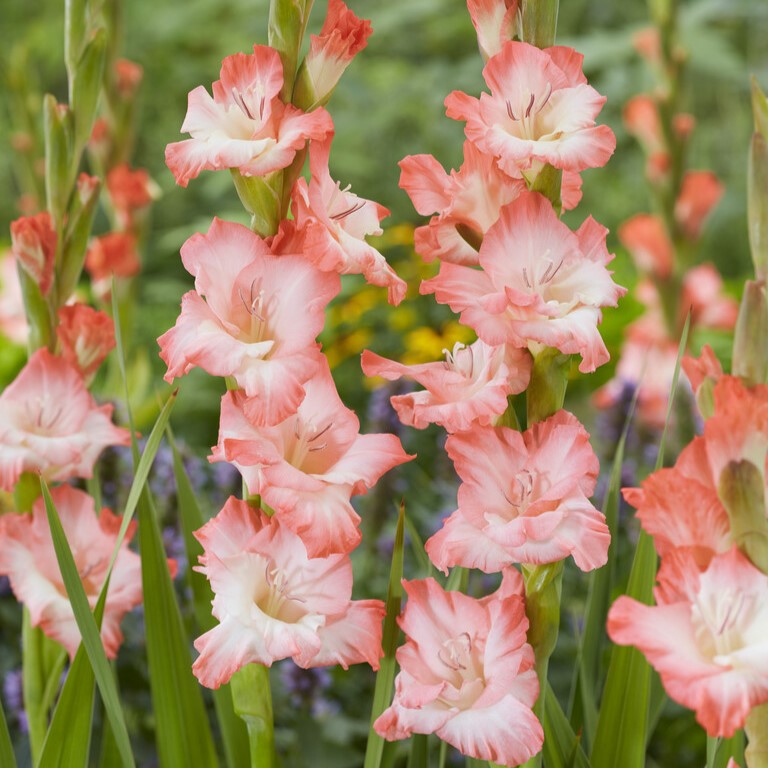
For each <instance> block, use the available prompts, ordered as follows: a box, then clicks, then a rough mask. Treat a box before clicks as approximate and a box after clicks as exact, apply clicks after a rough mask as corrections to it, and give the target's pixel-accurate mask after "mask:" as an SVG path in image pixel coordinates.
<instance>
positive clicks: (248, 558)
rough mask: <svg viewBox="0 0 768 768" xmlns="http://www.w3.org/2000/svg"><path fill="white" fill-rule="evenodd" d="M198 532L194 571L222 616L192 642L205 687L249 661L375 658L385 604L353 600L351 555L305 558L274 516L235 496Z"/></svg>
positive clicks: (321, 662)
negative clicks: (200, 549)
mask: <svg viewBox="0 0 768 768" xmlns="http://www.w3.org/2000/svg"><path fill="white" fill-rule="evenodd" d="M197 536H198V539H199V540H200V542H201V543H202V544H203V547H204V554H203V555H202V556H201V558H200V562H201V566H200V567H199V568H198V570H200V571H201V572H202V573H204V574H205V576H206V577H207V578H208V579H209V581H210V583H211V588H212V589H213V591H214V594H215V597H214V600H213V613H214V616H216V618H217V619H218V620H219V622H220V623H219V624H218V625H217V626H216V627H214V628H213V629H212V630H211V631H209V632H207V633H206V634H204V635H203V636H202V637H200V638H198V639H197V640H196V641H195V647H196V648H197V650H198V651H199V652H200V656H199V657H198V659H197V660H196V661H195V663H194V665H193V667H192V670H193V672H194V674H195V675H196V676H197V678H198V680H200V682H201V683H202V684H203V685H205V686H207V687H211V688H216V687H218V686H220V685H222V684H224V683H226V682H227V681H228V680H229V679H230V678H231V677H232V675H233V674H234V673H235V672H236V671H237V670H238V669H240V668H241V667H243V666H245V665H246V664H249V663H252V662H257V663H260V664H265V665H267V666H271V665H272V663H273V662H274V661H277V660H279V659H283V658H289V657H290V658H293V659H294V660H295V661H296V662H297V663H298V664H300V665H302V666H305V667H309V666H324V665H327V664H332V663H343V664H344V665H345V666H346V665H348V664H353V663H358V662H360V661H371V660H373V662H374V663H378V658H379V655H380V649H381V629H380V623H381V616H382V614H383V607H382V604H381V603H380V601H363V602H361V603H353V602H351V601H350V595H351V592H352V566H351V563H350V561H349V558H348V557H346V556H344V555H332V556H330V557H327V558H312V557H308V555H307V551H306V548H305V547H304V545H303V543H302V541H301V539H299V538H298V536H296V534H294V533H293V532H292V531H290V530H289V529H288V528H286V527H285V526H284V525H282V524H281V522H280V520H279V518H277V517H271V518H269V517H267V516H266V515H265V514H264V513H263V512H261V511H260V510H255V509H253V508H251V507H249V506H248V504H247V503H246V502H244V501H239V500H237V499H234V498H230V499H229V501H228V502H227V504H226V505H225V506H224V508H223V509H222V511H221V512H220V513H219V514H218V515H217V516H216V517H215V518H214V519H213V520H211V521H210V522H209V523H207V524H206V526H205V527H204V528H203V529H202V530H201V531H199V532H198V533H197ZM238 540H239V547H236V546H235V544H236V542H237V541H238ZM377 622H378V625H379V627H378V629H377V627H376V624H377ZM340 632H343V636H342V635H340V634H339V633H340ZM358 643H359V645H357V644H358ZM353 645H356V647H351V646H353Z"/></svg>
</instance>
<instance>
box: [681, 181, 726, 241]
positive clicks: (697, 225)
mask: <svg viewBox="0 0 768 768" xmlns="http://www.w3.org/2000/svg"><path fill="white" fill-rule="evenodd" d="M723 191H724V189H723V185H722V184H721V183H720V181H719V180H718V178H717V176H715V174H714V173H712V172H711V171H688V173H686V174H685V176H683V184H682V188H681V189H680V196H679V197H678V198H677V202H676V203H675V219H677V222H678V224H679V225H680V228H681V229H682V230H683V232H685V236H686V237H687V238H688V239H689V240H698V239H699V236H700V235H701V230H702V227H703V226H704V223H705V222H706V220H707V217H708V216H709V214H710V213H711V211H712V209H713V208H714V207H715V206H716V205H717V204H718V202H719V201H720V198H721V197H722V196H723Z"/></svg>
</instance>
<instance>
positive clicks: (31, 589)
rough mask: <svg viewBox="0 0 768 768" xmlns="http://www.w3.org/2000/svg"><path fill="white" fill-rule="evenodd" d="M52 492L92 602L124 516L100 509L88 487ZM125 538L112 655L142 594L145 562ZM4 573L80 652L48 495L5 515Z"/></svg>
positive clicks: (115, 588)
mask: <svg viewBox="0 0 768 768" xmlns="http://www.w3.org/2000/svg"><path fill="white" fill-rule="evenodd" d="M51 498H52V499H53V503H54V505H55V507H56V511H57V512H58V515H59V518H60V520H61V524H62V527H63V528H64V533H65V534H66V537H67V541H68V543H69V546H70V548H71V550H72V555H73V557H74V560H75V566H76V568H77V570H78V573H79V575H80V578H81V580H82V582H83V588H84V589H85V593H86V597H87V598H88V602H89V604H90V606H91V608H94V607H95V606H96V602H97V600H98V597H99V593H100V592H101V588H102V586H103V584H104V580H105V578H106V574H107V568H108V565H109V561H110V558H111V556H112V551H113V549H114V546H115V543H116V541H117V535H118V530H119V527H120V518H118V517H116V516H115V515H113V514H112V513H111V512H110V511H109V510H108V509H104V510H102V512H101V515H100V516H97V515H96V514H95V509H94V503H93V499H92V498H91V497H90V496H88V495H87V494H86V493H83V491H80V490H77V489H75V488H71V487H70V486H68V485H61V486H58V487H56V488H53V489H52V490H51ZM129 538H130V536H128V537H126V539H125V540H124V541H123V543H122V545H121V547H120V550H119V551H118V556H117V559H116V560H115V565H114V568H113V570H112V576H111V580H110V584H109V591H108V594H107V601H106V604H105V608H104V617H103V621H102V627H101V637H102V641H103V643H104V650H105V652H106V654H107V656H108V657H109V658H115V656H116V655H117V651H118V648H119V647H120V644H121V643H122V639H123V636H122V633H121V632H120V622H121V621H122V618H123V616H124V615H125V614H126V613H127V612H128V611H129V610H131V609H132V608H134V607H136V606H137V605H138V604H139V603H140V602H141V598H142V590H141V565H140V562H139V557H138V555H136V554H134V553H133V552H131V551H130V550H129V549H128V539H129ZM0 574H3V575H6V576H8V577H9V579H10V582H11V588H12V589H13V592H14V594H15V595H16V597H17V599H18V600H20V601H21V602H23V603H24V604H25V605H26V606H27V608H28V610H29V613H30V618H31V620H32V625H33V626H39V627H40V628H41V629H42V630H43V632H45V633H46V634H47V635H48V636H49V637H50V638H51V639H53V640H56V641H57V642H59V643H61V644H62V645H63V646H64V647H65V648H66V650H67V652H68V653H69V655H70V658H72V657H74V655H75V653H76V651H77V648H78V646H79V645H80V631H79V629H78V627H77V621H76V620H75V615H74V613H73V611H72V606H71V604H70V602H69V598H68V597H67V592H66V588H65V587H64V580H63V577H62V576H61V572H60V570H59V566H58V561H57V559H56V552H55V550H54V547H53V539H52V538H51V532H50V528H49V526H48V517H47V515H46V511H45V505H44V503H43V500H42V499H38V500H37V501H36V502H35V504H34V505H33V509H32V514H31V515H29V514H24V515H17V514H12V513H9V514H6V515H3V516H2V517H0Z"/></svg>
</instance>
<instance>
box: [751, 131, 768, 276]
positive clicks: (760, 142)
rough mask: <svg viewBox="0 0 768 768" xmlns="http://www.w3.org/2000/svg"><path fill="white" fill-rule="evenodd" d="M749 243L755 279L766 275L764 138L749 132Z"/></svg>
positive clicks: (767, 155) (767, 164)
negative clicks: (750, 135)
mask: <svg viewBox="0 0 768 768" xmlns="http://www.w3.org/2000/svg"><path fill="white" fill-rule="evenodd" d="M747 221H748V226H749V247H750V251H751V252H752V262H753V263H754V265H755V275H756V277H757V279H758V280H765V279H766V278H768V140H767V139H766V137H765V136H763V134H761V133H753V134H752V141H751V143H750V145H749V165H748V168H747Z"/></svg>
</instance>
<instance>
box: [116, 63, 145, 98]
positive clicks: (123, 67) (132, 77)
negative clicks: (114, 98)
mask: <svg viewBox="0 0 768 768" xmlns="http://www.w3.org/2000/svg"><path fill="white" fill-rule="evenodd" d="M143 77H144V69H143V68H142V66H141V65H140V64H137V63H136V62H135V61H130V60H129V59H118V60H117V61H116V62H115V80H116V84H117V89H118V90H119V91H120V95H121V96H122V97H123V99H126V100H127V99H130V98H132V97H133V96H134V95H135V94H136V91H137V90H138V89H139V85H140V84H141V80H142V78H143Z"/></svg>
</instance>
